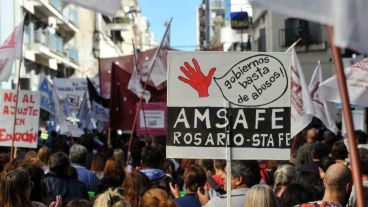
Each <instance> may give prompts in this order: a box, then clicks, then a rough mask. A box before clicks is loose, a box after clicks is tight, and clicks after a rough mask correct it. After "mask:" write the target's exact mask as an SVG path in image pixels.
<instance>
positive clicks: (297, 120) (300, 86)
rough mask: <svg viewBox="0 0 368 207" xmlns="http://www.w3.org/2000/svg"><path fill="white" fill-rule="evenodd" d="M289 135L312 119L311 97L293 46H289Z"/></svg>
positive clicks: (296, 131) (293, 134) (302, 127)
mask: <svg viewBox="0 0 368 207" xmlns="http://www.w3.org/2000/svg"><path fill="white" fill-rule="evenodd" d="M290 85H291V97H290V98H291V123H290V124H291V137H294V136H295V135H296V134H298V133H299V132H300V131H301V130H303V129H304V128H305V127H306V126H307V125H308V124H309V123H310V122H311V121H312V119H313V114H314V109H313V102H312V98H311V96H310V94H309V91H308V86H307V84H306V82H305V78H304V74H303V69H302V67H301V65H300V62H299V59H298V56H297V54H296V52H295V48H294V46H293V47H292V48H291V84H290Z"/></svg>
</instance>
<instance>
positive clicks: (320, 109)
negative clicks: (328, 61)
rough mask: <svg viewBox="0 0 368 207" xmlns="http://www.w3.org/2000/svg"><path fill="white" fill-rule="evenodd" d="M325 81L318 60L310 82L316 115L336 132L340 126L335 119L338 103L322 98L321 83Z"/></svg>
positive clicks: (310, 91)
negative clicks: (337, 125)
mask: <svg viewBox="0 0 368 207" xmlns="http://www.w3.org/2000/svg"><path fill="white" fill-rule="evenodd" d="M322 82H323V78H322V71H321V64H320V63H319V62H318V65H317V67H316V69H315V70H314V72H313V75H312V79H311V81H310V83H309V93H310V95H311V97H312V101H313V106H314V111H315V116H316V117H317V118H319V119H320V120H321V121H322V123H323V124H324V125H325V126H326V128H328V129H329V130H330V131H331V132H333V133H334V134H336V133H337V132H338V128H337V127H336V124H335V121H336V119H337V116H336V106H335V105H336V104H335V103H332V102H328V101H324V100H322V99H321V94H320V84H321V83H322Z"/></svg>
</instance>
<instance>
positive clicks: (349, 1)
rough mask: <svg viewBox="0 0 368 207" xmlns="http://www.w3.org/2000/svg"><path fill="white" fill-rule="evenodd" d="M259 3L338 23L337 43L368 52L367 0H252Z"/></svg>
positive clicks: (329, 23)
mask: <svg viewBox="0 0 368 207" xmlns="http://www.w3.org/2000/svg"><path fill="white" fill-rule="evenodd" d="M251 4H252V5H253V6H256V7H262V8H265V9H270V10H272V11H273V12H276V13H280V14H284V15H287V16H290V17H295V18H301V19H305V20H309V21H314V22H319V23H321V24H328V25H331V26H333V27H334V31H335V32H334V40H335V44H336V45H337V46H339V47H343V48H350V49H353V50H356V51H359V52H362V53H368V38H366V34H367V33H368V24H367V23H366V21H367V19H368V12H366V11H367V10H368V1H367V0H272V1H270V0H251Z"/></svg>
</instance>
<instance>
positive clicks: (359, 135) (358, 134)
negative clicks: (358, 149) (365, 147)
mask: <svg viewBox="0 0 368 207" xmlns="http://www.w3.org/2000/svg"><path fill="white" fill-rule="evenodd" d="M354 134H355V138H356V139H357V141H358V144H367V133H365V132H363V131H362V130H355V131H354Z"/></svg>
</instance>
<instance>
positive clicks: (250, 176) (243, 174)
mask: <svg viewBox="0 0 368 207" xmlns="http://www.w3.org/2000/svg"><path fill="white" fill-rule="evenodd" d="M222 179H223V181H224V186H226V182H227V181H226V175H223V176H222ZM260 180H261V175H260V172H259V165H258V162H257V161H255V160H233V161H231V189H237V188H250V187H252V186H253V185H256V184H258V183H259V181H260Z"/></svg>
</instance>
